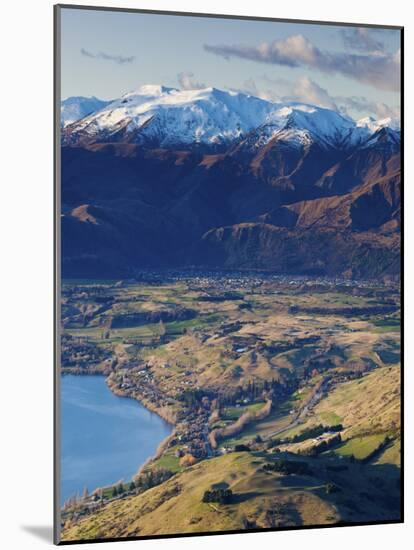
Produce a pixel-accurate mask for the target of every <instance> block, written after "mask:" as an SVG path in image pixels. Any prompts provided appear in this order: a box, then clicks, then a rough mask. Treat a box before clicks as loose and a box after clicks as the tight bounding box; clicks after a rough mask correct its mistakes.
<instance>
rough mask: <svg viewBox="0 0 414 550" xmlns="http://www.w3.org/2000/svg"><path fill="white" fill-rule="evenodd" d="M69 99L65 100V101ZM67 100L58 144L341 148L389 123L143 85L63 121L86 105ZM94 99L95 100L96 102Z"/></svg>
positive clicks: (229, 94) (235, 95) (230, 94)
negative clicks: (245, 144)
mask: <svg viewBox="0 0 414 550" xmlns="http://www.w3.org/2000/svg"><path fill="white" fill-rule="evenodd" d="M72 99H73V102H72V104H71V103H70V100H72ZM79 99H85V98H69V99H68V100H66V103H65V105H64V106H63V105H62V112H63V109H64V110H65V126H66V128H65V129H64V131H63V135H62V141H63V143H64V144H82V143H93V142H109V141H114V142H119V141H122V142H128V143H138V144H145V145H147V146H153V147H164V148H174V147H182V146H184V147H193V146H196V145H204V146H210V147H211V146H213V147H219V146H224V145H228V144H230V143H233V142H236V143H237V142H240V141H242V140H243V139H247V140H248V141H249V147H253V148H255V147H260V146H263V145H265V144H266V143H268V142H269V141H270V140H273V139H275V138H276V139H280V140H281V141H283V142H288V143H289V144H291V145H300V146H303V145H307V144H309V143H312V142H317V143H318V144H319V145H320V146H321V147H323V148H335V149H340V148H341V149H347V148H353V147H355V146H358V145H360V144H362V143H363V142H364V141H366V140H367V139H369V138H370V137H371V136H372V135H373V134H375V132H377V131H378V130H379V129H380V128H384V127H391V128H393V129H396V123H395V121H393V120H391V119H383V120H380V121H376V120H374V119H371V118H365V119H361V120H360V121H358V122H355V121H354V120H353V119H351V118H350V117H346V116H344V115H342V114H340V113H338V112H336V111H333V110H329V109H325V108H321V107H317V106H314V105H307V104H303V103H296V102H288V103H273V102H270V101H267V100H264V99H260V98H258V97H255V96H251V95H247V94H244V93H240V92H235V91H223V90H218V89H216V88H205V89H200V90H177V89H175V88H168V87H165V86H159V85H145V86H141V87H140V88H138V89H137V90H134V91H132V92H129V93H127V94H125V95H123V96H122V97H121V98H119V99H116V100H114V101H112V102H109V103H107V104H104V105H102V102H100V100H97V99H96V98H89V99H90V101H91V102H92V103H93V101H95V102H96V108H95V110H94V112H91V113H90V114H87V115H86V116H83V117H82V116H79V117H78V120H77V122H73V123H72V124H70V126H68V124H69V120H74V119H75V117H76V109H78V112H79V115H82V112H84V111H85V110H88V109H90V108H91V107H92V103H87V102H80V101H79ZM99 102H100V103H99Z"/></svg>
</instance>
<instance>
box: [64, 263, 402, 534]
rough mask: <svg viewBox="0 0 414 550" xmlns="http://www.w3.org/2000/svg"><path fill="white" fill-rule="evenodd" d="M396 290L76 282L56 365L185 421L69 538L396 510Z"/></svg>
mask: <svg viewBox="0 0 414 550" xmlns="http://www.w3.org/2000/svg"><path fill="white" fill-rule="evenodd" d="M399 322H400V305H399V289H398V288H397V287H396V286H391V285H389V286H384V285H381V284H376V283H372V282H360V281H345V280H344V281H342V280H328V279H312V278H304V277H301V278H285V277H276V276H270V275H261V274H243V273H233V274H228V273H227V274H220V273H215V274H214V273H203V272H199V273H192V274H185V273H168V274H165V273H164V274H159V273H146V274H144V275H143V277H142V279H141V280H140V281H139V282H138V281H118V282H116V281H90V280H89V281H67V282H65V284H64V285H63V289H62V325H63V332H62V371H63V372H71V373H78V374H88V373H91V372H100V373H103V374H105V375H106V376H107V382H108V384H109V387H110V388H111V389H112V390H113V391H114V392H115V393H118V394H121V395H128V396H130V397H133V398H135V399H137V400H139V401H140V402H142V403H143V404H144V405H145V406H147V407H148V408H150V409H151V410H153V411H155V412H157V413H158V414H160V415H161V416H163V417H164V418H166V419H168V420H169V421H170V422H173V423H174V424H175V430H174V433H173V435H172V436H171V437H170V438H168V440H166V441H165V442H164V443H163V444H162V445H161V447H160V448H159V450H158V452H157V454H156V456H155V457H154V458H153V459H152V460H151V461H149V462H148V463H147V464H145V465H144V466H143V467H142V468H141V469H140V471H139V472H137V475H136V476H135V478H134V480H125V482H124V483H123V484H121V486H119V485H118V486H113V487H112V486H110V487H107V488H105V489H99V488H97V489H96V490H95V491H94V492H93V493H92V494H90V495H86V496H84V497H83V498H73V499H70V500H69V501H68V502H67V503H66V504H65V506H64V507H63V509H62V539H63V540H67V541H68V540H81V539H82V540H83V539H92V538H110V537H128V536H145V535H157V534H171V533H187V532H193V533H201V532H215V531H223V530H226V531H228V530H240V529H257V528H283V527H289V526H302V525H324V524H332V523H343V522H345V523H364V522H371V521H397V520H398V519H399V518H400V514H401V510H400V438H401V434H400V364H399V361H400V329H399Z"/></svg>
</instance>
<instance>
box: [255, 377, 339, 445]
mask: <svg viewBox="0 0 414 550" xmlns="http://www.w3.org/2000/svg"><path fill="white" fill-rule="evenodd" d="M330 379H331V377H330V376H328V377H326V378H325V379H324V380H323V382H322V383H321V385H320V388H319V390H318V391H317V392H316V393H315V394H314V395H313V396H312V397H310V398H309V399H308V401H307V402H306V403H305V404H304V405H303V406H302V408H301V409H300V410H299V412H298V413H297V415H296V416H295V418H294V420H292V422H291V423H290V424H288V425H287V426H284V427H283V428H279V429H278V430H276V431H275V432H272V433H270V434H269V435H267V436H266V437H264V438H263V439H264V440H265V441H268V440H269V439H272V437H275V436H277V435H279V434H281V433H282V432H285V431H287V430H291V429H292V428H296V426H298V425H299V424H300V423H301V421H302V419H303V418H304V417H305V416H306V415H307V414H308V412H309V411H310V410H311V409H312V408H313V407H314V406H315V405H316V403H318V401H320V400H321V399H322V397H323V395H324V393H325V390H326V386H327V385H328V382H329V381H330Z"/></svg>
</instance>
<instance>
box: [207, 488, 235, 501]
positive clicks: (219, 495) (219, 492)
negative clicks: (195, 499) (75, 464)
mask: <svg viewBox="0 0 414 550" xmlns="http://www.w3.org/2000/svg"><path fill="white" fill-rule="evenodd" d="M232 499H233V491H232V490H231V489H210V490H208V491H204V495H203V502H218V503H219V504H230V502H231V501H232Z"/></svg>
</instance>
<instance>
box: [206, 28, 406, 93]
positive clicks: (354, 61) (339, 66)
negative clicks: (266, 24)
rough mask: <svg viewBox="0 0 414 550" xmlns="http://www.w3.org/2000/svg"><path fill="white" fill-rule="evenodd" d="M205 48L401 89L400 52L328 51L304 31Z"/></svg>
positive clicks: (225, 55)
mask: <svg viewBox="0 0 414 550" xmlns="http://www.w3.org/2000/svg"><path fill="white" fill-rule="evenodd" d="M204 49H205V50H206V51H207V52H210V53H213V54H215V55H219V56H222V57H224V58H225V59H227V60H230V59H231V58H234V57H238V58H242V59H248V60H250V61H258V62H261V63H269V64H275V65H284V66H288V67H292V68H294V67H307V68H310V69H314V70H317V71H320V72H323V73H327V74H342V75H344V76H347V77H349V78H352V79H355V80H358V81H359V82H363V83H364V84H369V85H371V86H375V87H378V88H381V89H383V90H392V91H398V90H399V88H400V62H399V56H398V55H396V54H391V53H387V52H384V51H374V52H368V53H366V52H364V53H350V52H337V51H325V50H321V49H320V48H318V47H317V46H315V45H314V44H312V42H311V41H310V40H309V39H307V38H306V37H304V36H303V35H301V34H297V35H292V36H289V37H288V38H285V39H283V40H274V41H272V42H263V43H262V44H260V45H259V46H245V45H208V44H205V45H204Z"/></svg>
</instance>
